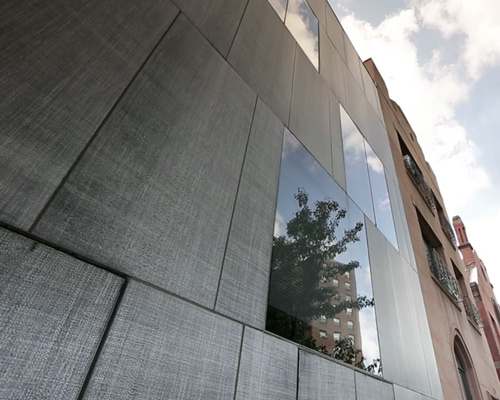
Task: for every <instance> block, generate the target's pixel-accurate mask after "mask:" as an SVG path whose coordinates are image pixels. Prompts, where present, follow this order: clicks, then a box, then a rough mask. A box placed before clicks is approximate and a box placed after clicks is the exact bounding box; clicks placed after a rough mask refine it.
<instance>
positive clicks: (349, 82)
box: [343, 65, 369, 138]
mask: <svg viewBox="0 0 500 400" xmlns="http://www.w3.org/2000/svg"><path fill="white" fill-rule="evenodd" d="M343 73H344V85H345V93H346V99H347V106H346V111H347V113H348V114H349V116H350V117H351V119H352V120H353V121H354V123H355V124H356V126H357V127H358V129H359V130H360V131H361V133H362V134H363V136H364V137H365V138H367V136H369V134H368V132H367V131H368V124H367V121H366V118H365V104H364V103H365V102H366V97H365V94H364V93H363V90H362V89H361V87H360V86H359V85H358V83H357V82H356V80H355V79H354V77H353V76H352V74H351V72H350V71H349V69H348V68H347V67H346V66H345V65H343Z"/></svg>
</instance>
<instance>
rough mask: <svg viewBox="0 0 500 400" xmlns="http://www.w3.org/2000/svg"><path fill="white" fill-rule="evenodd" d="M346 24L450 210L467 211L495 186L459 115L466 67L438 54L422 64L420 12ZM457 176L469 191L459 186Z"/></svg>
mask: <svg viewBox="0 0 500 400" xmlns="http://www.w3.org/2000/svg"><path fill="white" fill-rule="evenodd" d="M429 3H430V2H429ZM429 13H430V11H429ZM341 23H342V25H343V26H344V29H345V30H346V32H347V34H348V35H349V37H350V38H351V40H352V42H353V44H354V46H355V47H356V49H357V51H358V52H359V54H360V56H361V58H362V59H366V58H370V57H371V58H372V59H373V60H374V62H375V64H376V65H377V67H378V69H379V70H380V72H381V74H382V76H383V77H384V79H385V82H386V84H387V87H388V88H389V91H390V96H391V98H392V99H394V100H395V101H396V102H397V103H398V104H399V105H400V106H401V108H402V109H403V111H404V113H405V115H406V117H407V118H408V120H409V122H410V124H411V125H412V128H413V129H414V131H415V133H416V135H417V136H418V140H419V143H420V145H421V146H422V148H423V150H424V153H425V156H426V158H427V160H428V161H429V163H430V164H431V165H432V167H433V169H434V171H435V173H436V176H437V177H438V180H439V183H440V188H441V192H442V193H443V197H444V198H445V201H446V204H447V206H448V209H449V210H450V212H453V211H452V210H457V209H459V208H460V207H463V206H464V205H465V204H467V202H468V201H469V200H470V199H471V197H472V195H473V193H474V192H476V191H478V190H481V189H483V188H485V187H487V186H488V185H489V180H488V177H487V174H486V172H485V171H484V170H483V169H482V168H481V167H480V166H479V165H478V164H477V162H476V161H475V160H476V159H477V157H478V149H477V148H476V146H475V145H474V143H473V142H471V140H470V139H469V138H468V137H467V131H466V129H465V128H464V127H463V126H462V125H460V123H459V122H458V120H457V118H456V114H455V109H456V107H457V106H458V105H459V104H461V103H463V102H465V101H466V100H467V99H468V95H469V92H470V90H471V88H472V86H473V83H474V80H473V79H471V78H469V77H468V76H467V75H466V74H464V71H463V66H462V64H461V63H459V62H451V63H444V62H443V60H442V58H441V53H440V52H439V51H438V50H435V51H434V52H433V55H432V58H431V60H430V61H428V62H427V63H425V64H420V63H419V60H418V49H417V47H416V45H415V43H414V35H417V34H418V32H419V31H420V30H421V29H422V27H421V25H420V23H419V19H418V15H417V11H416V9H415V8H408V9H405V10H402V11H399V12H397V13H394V14H392V15H389V16H387V17H386V18H385V19H384V20H383V21H382V22H381V23H380V25H378V26H372V25H371V24H370V23H368V22H366V21H362V20H360V19H357V18H356V16H355V15H353V14H350V15H347V16H346V17H344V18H342V19H341ZM444 29H448V28H444ZM448 30H450V32H451V28H449V29H448ZM457 176H460V177H461V180H462V183H463V184H464V185H467V186H468V188H469V190H468V191H464V190H462V188H461V187H460V186H459V185H457V184H456V177H457Z"/></svg>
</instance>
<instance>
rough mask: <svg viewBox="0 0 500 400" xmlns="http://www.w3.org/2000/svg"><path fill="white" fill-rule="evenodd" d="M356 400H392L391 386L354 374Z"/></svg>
mask: <svg viewBox="0 0 500 400" xmlns="http://www.w3.org/2000/svg"><path fill="white" fill-rule="evenodd" d="M356 400H394V390H393V388H392V385H391V384H390V383H388V382H384V381H381V380H380V379H375V378H371V377H369V376H368V375H366V374H361V373H359V372H356Z"/></svg>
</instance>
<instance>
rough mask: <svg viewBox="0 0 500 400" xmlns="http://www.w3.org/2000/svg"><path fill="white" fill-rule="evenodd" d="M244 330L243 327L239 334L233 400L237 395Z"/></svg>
mask: <svg viewBox="0 0 500 400" xmlns="http://www.w3.org/2000/svg"><path fill="white" fill-rule="evenodd" d="M245 330H246V326H245V325H243V330H242V332H241V343H240V354H239V357H238V366H237V367H236V381H235V383H234V396H233V400H236V395H237V393H238V379H239V377H240V367H241V356H242V354H243V340H245Z"/></svg>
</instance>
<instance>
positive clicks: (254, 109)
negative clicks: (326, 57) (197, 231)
mask: <svg viewBox="0 0 500 400" xmlns="http://www.w3.org/2000/svg"><path fill="white" fill-rule="evenodd" d="M258 102H259V96H255V104H254V107H253V113H252V121H251V122H250V127H249V129H248V137H247V143H246V145H245V152H244V153H243V161H242V163H241V170H240V177H239V179H238V186H237V188H236V195H235V197H234V203H233V210H232V213H231V219H230V220H229V230H228V233H227V239H226V245H225V247H224V254H223V256H222V265H221V268H220V273H219V280H218V283H217V291H216V292H215V299H214V306H213V309H214V310H215V307H216V306H217V300H218V299H219V290H220V285H221V281H222V273H223V271H224V264H226V254H227V248H228V246H229V240H230V238H231V232H232V230H233V219H234V213H235V211H236V205H237V204H238V196H239V194H240V187H241V178H242V177H243V171H244V169H245V162H246V160H247V152H248V145H249V144H250V138H251V136H252V129H253V124H254V121H255V113H256V112H257V103H258Z"/></svg>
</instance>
